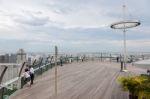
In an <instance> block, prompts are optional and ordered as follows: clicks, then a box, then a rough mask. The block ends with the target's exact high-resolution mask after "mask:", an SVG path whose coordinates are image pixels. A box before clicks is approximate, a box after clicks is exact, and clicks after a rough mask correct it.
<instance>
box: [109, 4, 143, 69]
mask: <svg viewBox="0 0 150 99" xmlns="http://www.w3.org/2000/svg"><path fill="white" fill-rule="evenodd" d="M122 7H123V21H118V22H116V23H113V24H111V25H110V28H112V29H121V30H123V45H124V49H123V53H124V57H123V63H124V69H123V68H121V71H127V68H126V63H127V50H126V49H127V48H126V29H129V28H133V27H137V26H139V25H140V24H141V22H140V21H137V20H127V19H126V17H125V16H126V14H125V9H126V5H123V6H122Z"/></svg>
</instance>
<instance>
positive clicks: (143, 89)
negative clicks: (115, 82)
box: [119, 76, 150, 99]
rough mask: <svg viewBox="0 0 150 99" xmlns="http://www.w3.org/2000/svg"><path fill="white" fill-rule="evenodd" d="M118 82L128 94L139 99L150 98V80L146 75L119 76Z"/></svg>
mask: <svg viewBox="0 0 150 99" xmlns="http://www.w3.org/2000/svg"><path fill="white" fill-rule="evenodd" d="M119 82H120V83H121V85H122V88H123V89H124V90H125V91H129V93H130V95H132V96H133V97H134V96H138V97H139V99H142V98H143V97H148V98H146V99H150V81H149V78H148V77H147V76H135V77H129V76H128V77H120V78H119Z"/></svg>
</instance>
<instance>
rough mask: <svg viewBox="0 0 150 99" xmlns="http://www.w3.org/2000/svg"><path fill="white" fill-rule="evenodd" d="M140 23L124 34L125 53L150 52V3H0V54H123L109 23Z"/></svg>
mask: <svg viewBox="0 0 150 99" xmlns="http://www.w3.org/2000/svg"><path fill="white" fill-rule="evenodd" d="M123 4H126V7H127V9H126V16H127V18H129V19H136V20H140V21H141V23H142V24H141V25H140V26H139V27H136V28H133V29H130V30H127V50H128V51H142V52H144V51H150V19H149V18H150V12H149V9H150V0H0V52H5V51H7V52H8V51H10V52H15V51H17V50H18V49H19V48H23V49H25V51H28V52H51V51H52V50H53V48H54V46H55V45H57V46H58V47H59V49H60V51H61V52H99V51H109V52H111V51H113V52H117V51H122V47H123V46H122V45H123V41H122V39H123V33H122V31H121V30H113V29H111V28H110V24H112V23H113V22H117V21H120V20H122V5H123Z"/></svg>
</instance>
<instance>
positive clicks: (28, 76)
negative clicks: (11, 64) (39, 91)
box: [24, 68, 30, 85]
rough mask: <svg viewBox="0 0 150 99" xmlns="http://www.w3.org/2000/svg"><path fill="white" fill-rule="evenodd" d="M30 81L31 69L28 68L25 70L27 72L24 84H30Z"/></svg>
mask: <svg viewBox="0 0 150 99" xmlns="http://www.w3.org/2000/svg"><path fill="white" fill-rule="evenodd" d="M29 81H30V74H29V69H28V68H26V69H25V72H24V82H25V84H26V83H27V84H28V82H29ZM28 85H30V84H28Z"/></svg>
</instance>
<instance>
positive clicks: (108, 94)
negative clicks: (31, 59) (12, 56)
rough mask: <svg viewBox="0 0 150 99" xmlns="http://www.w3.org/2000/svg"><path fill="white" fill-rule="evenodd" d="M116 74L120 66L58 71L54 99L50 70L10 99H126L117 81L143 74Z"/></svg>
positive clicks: (68, 67) (93, 65)
mask: <svg viewBox="0 0 150 99" xmlns="http://www.w3.org/2000/svg"><path fill="white" fill-rule="evenodd" d="M128 69H129V72H127V73H125V72H119V70H120V64H117V63H104V62H83V63H73V64H67V65H64V66H63V67H58V95H57V96H55V93H54V92H55V91H54V89H55V87H54V82H55V81H54V68H53V69H51V70H49V71H48V72H46V73H44V74H43V75H42V76H40V77H38V78H37V79H36V81H35V84H34V85H33V86H32V87H25V88H23V89H21V90H19V91H18V92H16V93H15V95H14V96H12V97H11V98H10V99H128V93H127V92H123V91H122V90H121V88H120V86H119V84H118V81H117V78H118V77H119V76H121V75H135V74H139V73H144V72H145V70H142V69H138V68H135V67H132V66H130V67H128Z"/></svg>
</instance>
